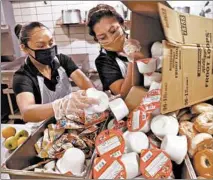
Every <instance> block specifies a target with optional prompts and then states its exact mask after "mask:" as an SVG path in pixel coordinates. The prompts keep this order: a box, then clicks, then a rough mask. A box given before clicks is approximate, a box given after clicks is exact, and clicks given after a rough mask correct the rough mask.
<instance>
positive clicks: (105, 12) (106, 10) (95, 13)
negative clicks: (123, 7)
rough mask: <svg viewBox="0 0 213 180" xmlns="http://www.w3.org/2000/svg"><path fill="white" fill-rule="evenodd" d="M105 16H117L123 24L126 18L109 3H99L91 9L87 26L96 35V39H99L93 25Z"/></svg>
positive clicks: (92, 34)
mask: <svg viewBox="0 0 213 180" xmlns="http://www.w3.org/2000/svg"><path fill="white" fill-rule="evenodd" d="M103 17H115V18H116V20H117V21H118V22H119V23H120V24H121V25H123V24H124V19H123V18H122V17H121V15H120V14H118V13H117V12H116V10H115V9H114V8H113V7H112V6H109V5H107V4H98V5H97V6H96V7H94V8H92V9H90V11H89V14H88V22H87V26H88V27H89V34H90V35H91V36H93V37H94V40H95V41H97V38H96V35H95V32H94V30H93V27H94V26H95V24H96V23H98V22H100V20H101V18H103Z"/></svg>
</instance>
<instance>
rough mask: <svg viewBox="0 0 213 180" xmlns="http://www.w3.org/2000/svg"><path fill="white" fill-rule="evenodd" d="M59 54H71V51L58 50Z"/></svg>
mask: <svg viewBox="0 0 213 180" xmlns="http://www.w3.org/2000/svg"><path fill="white" fill-rule="evenodd" d="M58 52H59V53H62V54H71V49H58Z"/></svg>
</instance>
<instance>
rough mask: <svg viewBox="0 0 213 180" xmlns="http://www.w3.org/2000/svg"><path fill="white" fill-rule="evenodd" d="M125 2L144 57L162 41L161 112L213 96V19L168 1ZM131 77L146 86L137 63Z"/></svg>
mask: <svg viewBox="0 0 213 180" xmlns="http://www.w3.org/2000/svg"><path fill="white" fill-rule="evenodd" d="M123 3H124V4H125V5H126V6H127V7H129V8H130V9H131V10H132V17H131V20H132V23H131V38H133V39H137V40H139V41H140V43H141V45H142V53H143V54H144V55H145V57H151V53H150V50H151V46H152V44H153V43H154V42H156V41H160V42H162V41H163V45H164V51H163V53H164V54H163V70H162V91H161V113H162V114H165V113H169V112H172V111H175V110H178V109H181V108H184V107H188V106H191V105H193V104H195V103H198V102H202V101H205V100H208V99H211V98H213V48H212V33H213V21H212V19H207V18H203V17H199V16H193V15H189V14H184V13H178V12H176V11H174V10H172V9H170V8H169V5H168V4H167V3H165V2H163V4H164V5H163V4H162V2H161V3H158V2H143V1H128V2H123ZM161 22H162V23H161ZM166 39H167V40H168V41H165V40H166ZM132 78H133V84H132V85H133V86H143V76H142V75H141V74H140V73H139V71H138V69H137V65H136V64H135V65H134V66H133V74H132ZM135 96H136V95H135ZM129 98H130V97H129Z"/></svg>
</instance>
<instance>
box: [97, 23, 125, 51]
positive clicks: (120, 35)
mask: <svg viewBox="0 0 213 180" xmlns="http://www.w3.org/2000/svg"><path fill="white" fill-rule="evenodd" d="M125 38H126V36H125V33H124V31H123V29H122V28H121V27H120V28H119V29H118V30H117V31H116V32H115V34H113V36H112V38H111V39H112V40H111V42H107V43H103V42H99V43H100V44H101V46H102V47H103V48H104V49H106V50H108V51H114V52H122V51H123V45H124V42H125Z"/></svg>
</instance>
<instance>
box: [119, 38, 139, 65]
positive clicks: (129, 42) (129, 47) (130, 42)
mask: <svg viewBox="0 0 213 180" xmlns="http://www.w3.org/2000/svg"><path fill="white" fill-rule="evenodd" d="M123 50H124V53H125V54H126V55H127V57H128V60H129V61H133V60H134V57H133V56H132V54H133V53H136V52H140V50H141V46H140V42H139V41H137V40H135V39H126V40H125V42H124V47H123Z"/></svg>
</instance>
